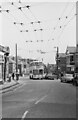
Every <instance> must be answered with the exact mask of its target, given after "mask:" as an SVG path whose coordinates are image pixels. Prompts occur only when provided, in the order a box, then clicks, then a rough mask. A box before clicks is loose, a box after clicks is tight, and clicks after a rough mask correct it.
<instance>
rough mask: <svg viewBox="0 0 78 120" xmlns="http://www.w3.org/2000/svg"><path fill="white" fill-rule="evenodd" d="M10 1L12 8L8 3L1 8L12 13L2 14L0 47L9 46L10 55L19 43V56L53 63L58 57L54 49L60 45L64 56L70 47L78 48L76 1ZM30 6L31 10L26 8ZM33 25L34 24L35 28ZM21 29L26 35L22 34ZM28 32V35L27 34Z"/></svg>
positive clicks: (0, 20) (4, 3)
mask: <svg viewBox="0 0 78 120" xmlns="http://www.w3.org/2000/svg"><path fill="white" fill-rule="evenodd" d="M11 1H12V2H14V5H11V2H8V0H7V2H2V5H1V9H2V10H7V9H8V10H10V12H9V13H7V12H4V11H3V12H2V13H0V26H1V27H0V33H1V34H0V44H1V45H3V46H9V47H10V55H14V56H15V44H16V43H17V46H18V55H19V56H21V57H23V58H36V59H39V60H41V59H42V58H43V61H44V63H52V64H53V63H55V55H56V48H55V47H57V46H58V47H59V52H61V53H63V52H64V53H65V51H66V48H67V46H76V15H75V14H76V3H75V2H68V1H67V2H60V1H59V2H51V1H49V2H47V1H43V2H35V1H34V2H24V0H21V3H18V0H16V1H17V2H15V1H13V0H11ZM22 1H23V2H22ZM27 5H29V6H30V8H29V9H27V8H26V7H25V6H27ZM19 7H23V8H22V11H21V10H19V9H18V8H19ZM59 18H60V20H59ZM38 21H40V24H39V23H38ZM14 22H15V23H16V24H14ZM31 22H34V23H33V25H32V24H31ZM19 23H23V25H20V24H19ZM40 29H42V31H41V30H40ZM21 30H22V31H23V32H20V31H21ZM26 30H28V32H25V31H26ZM34 30H37V31H34ZM41 40H43V42H41ZM26 41H27V42H26ZM30 41H32V42H30ZM37 41H38V42H37ZM39 51H42V52H43V53H45V54H41V53H40V52H39Z"/></svg>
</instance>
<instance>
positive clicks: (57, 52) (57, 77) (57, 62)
mask: <svg viewBox="0 0 78 120" xmlns="http://www.w3.org/2000/svg"><path fill="white" fill-rule="evenodd" d="M58 52H59V48H58V47H57V63H56V64H57V79H58Z"/></svg>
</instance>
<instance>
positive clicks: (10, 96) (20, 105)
mask: <svg viewBox="0 0 78 120" xmlns="http://www.w3.org/2000/svg"><path fill="white" fill-rule="evenodd" d="M22 82H23V85H22V86H20V87H18V88H16V89H13V91H11V92H8V93H5V94H3V95H2V116H3V118H22V119H21V120H24V118H76V87H75V86H73V85H72V84H68V83H61V82H60V80H30V79H28V78H25V77H24V78H23V79H22Z"/></svg>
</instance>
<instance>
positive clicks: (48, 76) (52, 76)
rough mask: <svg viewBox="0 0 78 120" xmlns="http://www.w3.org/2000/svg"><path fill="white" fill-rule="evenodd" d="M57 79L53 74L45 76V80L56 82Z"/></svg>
mask: <svg viewBox="0 0 78 120" xmlns="http://www.w3.org/2000/svg"><path fill="white" fill-rule="evenodd" d="M55 78H57V77H56V75H54V74H52V73H48V74H46V76H45V79H49V80H54V79H55Z"/></svg>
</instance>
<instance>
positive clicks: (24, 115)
mask: <svg viewBox="0 0 78 120" xmlns="http://www.w3.org/2000/svg"><path fill="white" fill-rule="evenodd" d="M27 113H28V111H25V113H24V114H23V116H22V119H21V120H24V118H26V115H27Z"/></svg>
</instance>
